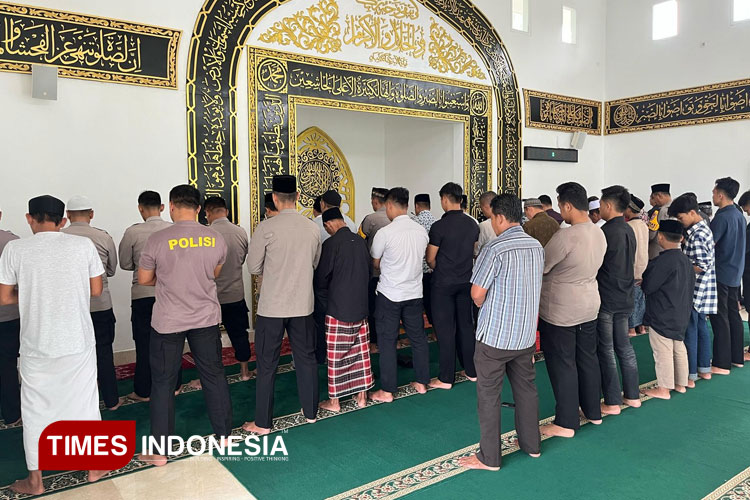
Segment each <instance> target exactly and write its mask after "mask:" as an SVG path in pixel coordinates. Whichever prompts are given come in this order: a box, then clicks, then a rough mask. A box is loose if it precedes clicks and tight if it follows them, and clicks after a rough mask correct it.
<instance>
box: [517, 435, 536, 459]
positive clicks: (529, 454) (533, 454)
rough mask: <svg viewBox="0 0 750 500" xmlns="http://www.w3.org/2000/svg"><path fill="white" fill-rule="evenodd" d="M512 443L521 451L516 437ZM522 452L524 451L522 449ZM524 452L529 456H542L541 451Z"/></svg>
mask: <svg viewBox="0 0 750 500" xmlns="http://www.w3.org/2000/svg"><path fill="white" fill-rule="evenodd" d="M513 445H514V446H517V447H518V449H519V450H521V451H523V449H521V443H519V442H518V439H514V440H513ZM524 453H526V452H525V451H524ZM526 454H527V455H528V456H530V457H531V458H539V457H541V456H542V454H541V453H526Z"/></svg>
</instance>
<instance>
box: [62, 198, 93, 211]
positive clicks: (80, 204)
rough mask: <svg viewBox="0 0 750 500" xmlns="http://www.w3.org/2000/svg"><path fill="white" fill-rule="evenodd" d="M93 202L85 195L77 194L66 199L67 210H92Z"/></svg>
mask: <svg viewBox="0 0 750 500" xmlns="http://www.w3.org/2000/svg"><path fill="white" fill-rule="evenodd" d="M93 209H94V204H93V203H92V202H91V200H90V199H88V198H87V197H85V196H81V195H79V194H77V195H75V196H74V197H72V198H71V199H69V200H68V210H69V211H71V212H77V211H79V210H93Z"/></svg>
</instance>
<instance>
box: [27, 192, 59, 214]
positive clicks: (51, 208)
mask: <svg viewBox="0 0 750 500" xmlns="http://www.w3.org/2000/svg"><path fill="white" fill-rule="evenodd" d="M29 213H30V214H32V215H33V214H48V215H55V216H58V217H62V216H63V215H65V203H63V202H62V201H61V200H58V199H57V198H55V197H54V196H50V195H44V196H37V197H36V198H32V199H30V200H29Z"/></svg>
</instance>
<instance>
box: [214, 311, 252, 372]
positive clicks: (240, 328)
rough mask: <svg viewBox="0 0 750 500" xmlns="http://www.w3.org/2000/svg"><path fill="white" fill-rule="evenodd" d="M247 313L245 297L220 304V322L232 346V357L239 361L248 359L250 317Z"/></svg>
mask: <svg viewBox="0 0 750 500" xmlns="http://www.w3.org/2000/svg"><path fill="white" fill-rule="evenodd" d="M247 313H248V309H247V304H246V303H245V299H242V300H240V301H239V302H230V303H229V304H221V323H222V324H223V325H224V328H225V329H226V331H227V336H229V340H230V341H231V342H232V347H234V359H236V360H237V361H241V362H245V361H249V360H250V337H249V333H248V330H249V329H250V319H249V318H248V316H247Z"/></svg>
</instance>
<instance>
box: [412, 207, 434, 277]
mask: <svg viewBox="0 0 750 500" xmlns="http://www.w3.org/2000/svg"><path fill="white" fill-rule="evenodd" d="M411 219H412V220H413V221H414V222H416V223H417V224H419V225H420V226H422V227H423V228H424V229H425V231H427V234H430V228H432V224H433V223H434V222H435V216H434V215H432V212H430V211H429V210H422V211H421V212H419V215H412V216H411ZM431 272H432V269H430V266H428V265H427V261H426V260H423V261H422V273H423V274H426V273H431Z"/></svg>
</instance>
